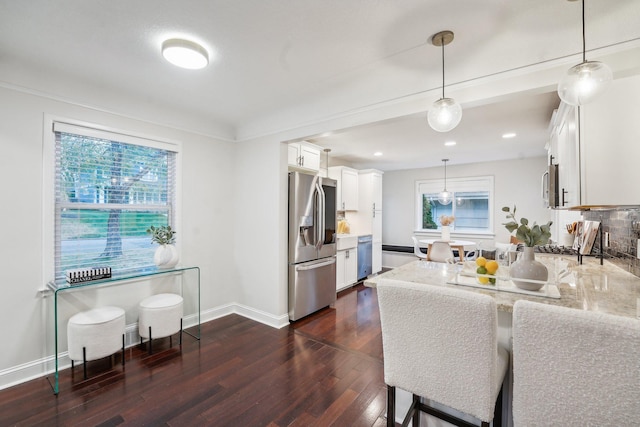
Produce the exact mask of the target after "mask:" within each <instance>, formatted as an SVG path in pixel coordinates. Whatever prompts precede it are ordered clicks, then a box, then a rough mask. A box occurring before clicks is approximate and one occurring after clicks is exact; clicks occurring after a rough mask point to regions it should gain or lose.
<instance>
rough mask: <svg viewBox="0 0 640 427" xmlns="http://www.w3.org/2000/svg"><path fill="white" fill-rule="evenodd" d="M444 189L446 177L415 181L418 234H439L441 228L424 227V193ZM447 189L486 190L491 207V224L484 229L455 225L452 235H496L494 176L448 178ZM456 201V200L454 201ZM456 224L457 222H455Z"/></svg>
mask: <svg viewBox="0 0 640 427" xmlns="http://www.w3.org/2000/svg"><path fill="white" fill-rule="evenodd" d="M443 189H444V179H441V178H438V179H423V180H416V181H415V199H414V200H415V211H414V232H415V233H416V234H424V235H428V236H439V235H440V234H441V229H440V228H436V229H428V228H422V195H423V194H433V193H439V192H441V191H442V190H443ZM447 190H448V191H450V192H452V193H454V194H455V193H456V192H480V191H486V192H488V193H489V201H488V209H489V213H488V214H489V226H488V228H487V229H486V230H484V229H475V230H473V229H471V230H464V231H456V230H455V227H454V229H453V230H452V232H451V234H452V235H454V234H455V235H457V236H460V237H462V236H470V237H474V236H475V237H478V236H487V237H488V236H494V235H495V232H494V220H493V219H494V204H495V197H494V176H493V175H484V176H473V177H459V178H447ZM454 203H455V202H454ZM434 221H436V223H438V224H439V221H438V218H434ZM454 224H455V223H454Z"/></svg>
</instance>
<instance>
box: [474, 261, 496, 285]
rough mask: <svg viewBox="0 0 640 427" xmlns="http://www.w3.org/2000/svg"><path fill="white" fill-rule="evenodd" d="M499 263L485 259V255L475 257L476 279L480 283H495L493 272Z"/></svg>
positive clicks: (494, 272)
mask: <svg viewBox="0 0 640 427" xmlns="http://www.w3.org/2000/svg"><path fill="white" fill-rule="evenodd" d="M499 267H500V265H499V264H498V263H497V262H496V261H495V260H492V259H491V260H487V259H486V258H485V257H482V256H479V257H478V258H476V280H477V281H478V283H480V284H481V285H495V284H496V278H495V274H496V271H498V268H499Z"/></svg>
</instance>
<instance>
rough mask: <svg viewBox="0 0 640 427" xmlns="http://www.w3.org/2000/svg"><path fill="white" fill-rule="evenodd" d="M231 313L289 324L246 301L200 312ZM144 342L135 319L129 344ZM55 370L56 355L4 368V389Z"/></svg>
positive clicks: (188, 321)
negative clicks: (245, 303)
mask: <svg viewBox="0 0 640 427" xmlns="http://www.w3.org/2000/svg"><path fill="white" fill-rule="evenodd" d="M229 314H238V315H240V316H243V317H246V318H248V319H251V320H255V321H256V322H260V323H263V324H265V325H268V326H271V327H273V328H276V329H280V328H283V327H285V326H287V325H288V324H289V315H288V314H283V315H280V316H274V315H272V314H270V313H267V312H264V311H261V310H256V309H255V308H251V307H248V306H245V305H242V304H236V303H231V304H225V305H222V306H219V307H215V308H212V309H209V310H205V311H202V312H201V313H200V323H201V324H202V323H206V322H209V321H211V320H214V319H218V318H220V317H224V316H227V315H229ZM197 324H198V315H197V314H192V315H188V316H185V317H184V318H183V323H182V325H183V327H184V328H189V327H192V326H195V325H197ZM139 343H140V335H138V324H137V323H133V324H131V325H127V326H126V328H125V347H131V346H134V345H137V344H139ZM69 367H71V360H70V359H69V357H68V354H67V352H66V351H64V352H61V353H60V354H59V355H58V370H59V371H60V370H63V369H67V368H69ZM54 371H55V357H53V355H51V356H46V357H43V358H41V359H37V360H33V361H31V362H27V363H23V364H21V365H17V366H13V367H11V368H7V369H3V370H1V371H0V390H3V389H5V388H9V387H12V386H14V385H18V384H21V383H24V382H27V381H30V380H34V379H37V378H41V377H44V376H47V375H50V374H52V373H53V372H54Z"/></svg>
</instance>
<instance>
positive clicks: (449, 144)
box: [444, 141, 457, 147]
mask: <svg viewBox="0 0 640 427" xmlns="http://www.w3.org/2000/svg"><path fill="white" fill-rule="evenodd" d="M456 144H457V143H456V142H455V141H447V142H445V143H444V145H446V146H447V147H453V146H454V145H456Z"/></svg>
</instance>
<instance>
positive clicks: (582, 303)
mask: <svg viewBox="0 0 640 427" xmlns="http://www.w3.org/2000/svg"><path fill="white" fill-rule="evenodd" d="M536 259H537V260H538V261H540V262H542V263H543V264H545V265H546V266H547V268H548V269H549V281H550V282H551V283H554V282H555V279H554V278H556V277H557V276H559V275H560V276H561V278H560V279H559V280H557V286H558V290H559V291H560V298H559V299H553V298H545V297H537V296H530V295H524V294H519V293H511V292H504V291H499V290H493V289H491V288H490V287H489V286H487V289H486V290H485V289H482V288H476V287H466V286H460V285H454V284H448V283H447V282H448V281H452V278H453V277H454V276H455V274H456V266H455V265H452V264H443V263H433V262H428V261H421V260H416V261H412V262H410V263H408V264H405V265H403V266H401V267H398V268H395V269H393V270H390V271H387V272H386V273H383V274H380V275H377V276H372V277H370V278H369V279H367V281H365V283H364V284H365V286H369V287H375V286H376V282H377V280H379V279H380V278H388V279H396V280H404V281H407V282H415V283H424V284H426V285H437V286H450V287H458V288H463V289H467V290H469V291H472V292H481V293H485V294H488V295H491V296H493V297H494V298H495V299H496V303H497V306H498V311H499V312H504V313H511V312H512V311H513V304H514V303H515V302H516V301H517V300H519V299H527V300H530V301H535V302H540V303H544V304H552V305H560V306H564V307H569V308H576V309H579V310H588V311H597V312H602V313H608V314H613V315H617V316H623V317H631V318H637V319H640V278H639V277H637V276H634V275H633V274H631V273H629V272H626V271H624V270H623V269H622V268H620V267H618V266H616V265H614V264H613V263H611V262H609V261H607V260H605V261H604V264H603V265H600V260H599V259H597V258H594V257H584V258H583V263H582V265H580V264H579V263H578V260H577V257H576V256H572V255H550V254H536Z"/></svg>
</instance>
